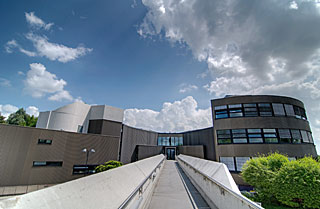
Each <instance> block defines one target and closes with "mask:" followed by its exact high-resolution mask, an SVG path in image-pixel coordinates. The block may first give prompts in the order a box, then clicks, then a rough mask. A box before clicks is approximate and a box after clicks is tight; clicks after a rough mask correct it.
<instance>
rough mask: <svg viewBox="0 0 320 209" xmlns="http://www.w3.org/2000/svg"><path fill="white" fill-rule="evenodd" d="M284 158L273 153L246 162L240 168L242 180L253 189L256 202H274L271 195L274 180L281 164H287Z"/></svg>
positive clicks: (286, 159)
mask: <svg viewBox="0 0 320 209" xmlns="http://www.w3.org/2000/svg"><path fill="white" fill-rule="evenodd" d="M288 162H289V160H288V158H287V157H286V156H284V155H281V154H279V153H273V154H270V155H269V156H260V157H259V158H254V159H251V160H249V161H247V162H246V163H245V164H244V166H243V168H242V177H243V179H244V180H245V181H246V182H247V183H249V184H250V185H252V186H253V187H255V190H256V192H257V200H258V201H263V202H272V201H275V199H274V195H273V184H274V179H275V177H276V175H277V172H278V171H279V169H280V168H281V167H282V166H283V164H286V163H288Z"/></svg>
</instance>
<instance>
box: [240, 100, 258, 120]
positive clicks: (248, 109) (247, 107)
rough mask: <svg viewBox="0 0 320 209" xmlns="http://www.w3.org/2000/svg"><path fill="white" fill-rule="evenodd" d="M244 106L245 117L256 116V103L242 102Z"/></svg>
mask: <svg viewBox="0 0 320 209" xmlns="http://www.w3.org/2000/svg"><path fill="white" fill-rule="evenodd" d="M243 107H244V116H245V117H254V116H258V109H257V104H254V103H252V104H243Z"/></svg>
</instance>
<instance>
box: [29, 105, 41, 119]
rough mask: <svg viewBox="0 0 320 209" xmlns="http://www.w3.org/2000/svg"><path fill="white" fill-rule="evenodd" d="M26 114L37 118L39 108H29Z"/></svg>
mask: <svg viewBox="0 0 320 209" xmlns="http://www.w3.org/2000/svg"><path fill="white" fill-rule="evenodd" d="M26 113H27V114H29V115H33V116H35V117H38V116H39V108H37V107H35V106H29V107H27V109H26Z"/></svg>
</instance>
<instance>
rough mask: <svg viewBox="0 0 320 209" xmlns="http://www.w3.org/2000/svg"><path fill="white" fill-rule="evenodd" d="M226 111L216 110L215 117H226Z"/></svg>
mask: <svg viewBox="0 0 320 209" xmlns="http://www.w3.org/2000/svg"><path fill="white" fill-rule="evenodd" d="M228 117H229V116H228V111H227V110H218V111H216V119H220V118H228Z"/></svg>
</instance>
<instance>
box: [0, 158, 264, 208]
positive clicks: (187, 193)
mask: <svg viewBox="0 0 320 209" xmlns="http://www.w3.org/2000/svg"><path fill="white" fill-rule="evenodd" d="M0 208H1V209H2V208H3V209H11V208H15V209H16V208H34V209H40V208H44V209H55V208H61V209H64V208H66V209H67V208H86V209H87V208H94V209H99V208H130V209H140V208H141V209H142V208H150V209H161V208H174V209H179V208H186V209H188V208H199V209H206V208H214V209H215V208H218V209H233V208H234V209H260V208H262V207H261V206H259V205H257V204H256V203H254V202H252V201H251V200H249V199H247V198H246V197H244V196H242V195H241V193H240V191H239V189H238V187H237V185H236V184H235V182H234V180H233V179H232V177H231V174H230V173H229V171H228V169H227V167H226V166H225V165H224V164H222V163H218V162H213V161H208V160H203V159H200V158H195V157H190V156H186V155H179V156H177V157H176V160H166V159H165V156H164V155H157V156H154V157H150V158H147V159H144V160H140V161H138V162H135V163H131V164H128V165H124V166H122V167H119V168H116V169H113V170H110V171H106V172H102V173H98V174H94V175H91V176H87V177H83V178H81V179H77V180H74V181H70V182H66V183H63V184H59V185H56V186H52V187H49V188H46V189H42V190H39V191H35V192H31V193H28V194H25V195H21V196H16V197H12V198H8V199H4V200H2V201H0Z"/></svg>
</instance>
